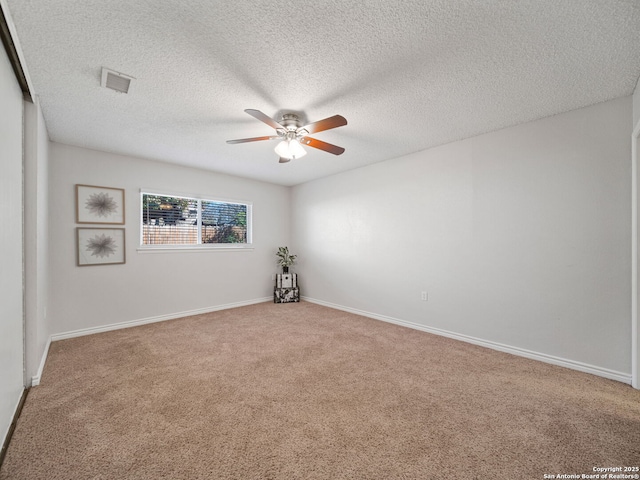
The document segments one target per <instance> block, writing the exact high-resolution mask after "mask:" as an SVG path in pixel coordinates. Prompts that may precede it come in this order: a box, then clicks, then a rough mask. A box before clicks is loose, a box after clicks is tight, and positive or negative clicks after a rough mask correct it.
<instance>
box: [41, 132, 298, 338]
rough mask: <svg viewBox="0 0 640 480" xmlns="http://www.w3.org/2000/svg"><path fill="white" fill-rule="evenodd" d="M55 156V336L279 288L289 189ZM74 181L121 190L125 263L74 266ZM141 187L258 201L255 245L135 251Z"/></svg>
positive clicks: (88, 155)
mask: <svg viewBox="0 0 640 480" xmlns="http://www.w3.org/2000/svg"><path fill="white" fill-rule="evenodd" d="M49 159H50V164H49V173H50V186H49V198H50V220H49V238H50V250H49V251H50V271H49V274H50V291H49V313H48V316H49V322H50V329H51V333H52V334H59V333H65V332H72V331H75V330H80V329H86V328H96V327H100V326H105V325H111V324H114V323H120V322H128V321H138V320H144V319H148V318H153V317H157V316H163V315H171V314H176V313H181V312H189V311H192V310H198V309H206V308H212V307H218V306H223V305H229V304H235V303H243V302H250V301H254V300H259V299H265V298H270V297H271V296H272V295H273V286H272V281H271V274H272V273H275V272H276V269H277V267H276V257H275V252H276V250H277V247H278V246H280V245H285V244H286V242H287V240H288V239H289V235H290V229H289V224H290V215H289V212H290V209H289V199H290V191H289V189H288V188H286V187H281V186H277V185H272V184H267V183H262V182H257V181H252V180H246V179H241V178H238V177H232V176H227V175H221V174H215V173H212V172H208V171H203V170H195V169H191V168H184V167H178V166H175V165H170V164H166V163H160V162H152V161H148V160H142V159H138V158H132V157H126V156H120V155H114V154H110V153H104V152H98V151H94V150H87V149H83V148H78V147H71V146H67V145H62V144H57V143H52V144H51V148H50V152H49ZM76 184H86V185H98V186H107V187H116V188H124V189H125V194H126V209H125V215H126V264H125V265H105V266H90V267H77V266H76V242H75V228H76V226H77V225H76V223H75V208H76V207H75V185H76ZM140 188H146V189H150V190H152V191H154V192H159V193H164V192H167V193H174V194H180V193H183V194H186V195H189V194H194V195H202V196H206V197H210V198H224V199H229V200H245V201H250V202H253V246H254V249H253V250H252V251H200V252H169V253H139V252H137V251H136V248H137V247H138V245H139V221H140V196H139V195H140V193H139V192H140ZM82 226H87V225H82Z"/></svg>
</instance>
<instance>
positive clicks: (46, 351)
mask: <svg viewBox="0 0 640 480" xmlns="http://www.w3.org/2000/svg"><path fill="white" fill-rule="evenodd" d="M50 346H51V337H49V338H48V339H47V344H46V345H45V347H44V352H43V353H42V358H41V359H40V365H39V366H38V371H37V373H36V374H35V375H34V376H33V377H31V386H32V387H35V386H37V385H40V377H42V371H43V370H44V364H45V362H46V361H47V355H49V347H50Z"/></svg>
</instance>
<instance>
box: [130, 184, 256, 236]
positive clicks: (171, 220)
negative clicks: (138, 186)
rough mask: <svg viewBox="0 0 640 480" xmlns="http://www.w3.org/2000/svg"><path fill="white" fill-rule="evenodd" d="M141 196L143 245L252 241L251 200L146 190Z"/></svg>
mask: <svg viewBox="0 0 640 480" xmlns="http://www.w3.org/2000/svg"><path fill="white" fill-rule="evenodd" d="M141 196H142V198H141V200H142V201H141V215H140V223H141V225H140V232H141V239H140V244H141V245H156V246H158V245H164V246H172V245H174V246H184V245H208V246H216V245H221V244H222V245H225V246H238V247H240V246H243V245H247V244H250V243H251V205H250V204H247V203H234V202H226V201H221V200H205V199H200V198H188V197H178V196H169V195H160V194H156V193H145V192H142V194H141ZM230 244H233V245H230Z"/></svg>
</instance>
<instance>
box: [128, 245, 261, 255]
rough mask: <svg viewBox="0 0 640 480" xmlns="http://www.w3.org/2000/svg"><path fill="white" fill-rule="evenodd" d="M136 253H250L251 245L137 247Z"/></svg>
mask: <svg viewBox="0 0 640 480" xmlns="http://www.w3.org/2000/svg"><path fill="white" fill-rule="evenodd" d="M136 250H137V252H138V253H172V252H174V253H178V252H180V253H184V252H190V253H191V252H252V251H253V250H254V248H253V246H251V245H242V246H236V247H232V246H230V245H224V246H223V245H220V246H210V245H158V246H152V245H145V246H139V247H138V248H137V249H136Z"/></svg>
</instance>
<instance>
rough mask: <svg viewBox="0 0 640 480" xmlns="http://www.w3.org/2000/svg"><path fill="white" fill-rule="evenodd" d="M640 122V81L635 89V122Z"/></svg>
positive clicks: (635, 123)
mask: <svg viewBox="0 0 640 480" xmlns="http://www.w3.org/2000/svg"><path fill="white" fill-rule="evenodd" d="M638 122H640V83H639V84H637V85H636V89H635V90H634V91H633V124H634V125H637V124H638Z"/></svg>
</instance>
